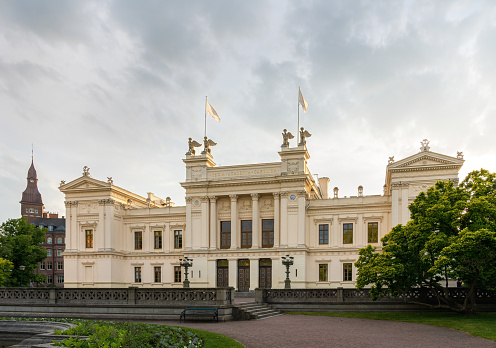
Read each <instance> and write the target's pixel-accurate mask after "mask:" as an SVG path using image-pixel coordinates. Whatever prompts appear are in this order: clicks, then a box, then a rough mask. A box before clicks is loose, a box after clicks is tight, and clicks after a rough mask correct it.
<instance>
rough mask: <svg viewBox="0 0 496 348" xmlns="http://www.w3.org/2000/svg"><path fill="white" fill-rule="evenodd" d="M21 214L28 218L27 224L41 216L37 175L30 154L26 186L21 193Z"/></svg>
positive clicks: (41, 203) (41, 209)
mask: <svg viewBox="0 0 496 348" xmlns="http://www.w3.org/2000/svg"><path fill="white" fill-rule="evenodd" d="M20 203H21V216H22V217H27V218H28V224H30V223H32V222H34V221H35V220H36V219H39V218H41V217H43V201H42V199H41V193H40V191H38V176H37V174H36V169H35V168H34V161H33V157H32V156H31V167H29V170H28V177H27V186H26V189H25V190H24V192H23V193H22V200H21V201H20Z"/></svg>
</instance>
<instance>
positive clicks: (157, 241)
mask: <svg viewBox="0 0 496 348" xmlns="http://www.w3.org/2000/svg"><path fill="white" fill-rule="evenodd" d="M153 246H154V248H155V249H162V231H155V232H153Z"/></svg>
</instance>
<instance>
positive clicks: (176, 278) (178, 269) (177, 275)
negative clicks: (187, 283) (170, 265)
mask: <svg viewBox="0 0 496 348" xmlns="http://www.w3.org/2000/svg"><path fill="white" fill-rule="evenodd" d="M180 282H181V266H174V283H180Z"/></svg>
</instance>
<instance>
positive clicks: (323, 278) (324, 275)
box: [319, 263, 327, 282]
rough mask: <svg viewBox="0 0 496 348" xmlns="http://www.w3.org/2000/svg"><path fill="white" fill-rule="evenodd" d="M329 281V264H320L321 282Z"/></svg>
mask: <svg viewBox="0 0 496 348" xmlns="http://www.w3.org/2000/svg"><path fill="white" fill-rule="evenodd" d="M326 281H327V263H321V264H319V282H326Z"/></svg>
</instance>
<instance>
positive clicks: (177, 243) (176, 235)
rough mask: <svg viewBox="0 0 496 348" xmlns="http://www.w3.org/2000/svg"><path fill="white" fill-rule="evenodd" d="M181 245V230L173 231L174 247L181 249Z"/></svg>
mask: <svg viewBox="0 0 496 348" xmlns="http://www.w3.org/2000/svg"><path fill="white" fill-rule="evenodd" d="M182 247H183V231H181V230H176V231H174V249H181V248H182Z"/></svg>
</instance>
